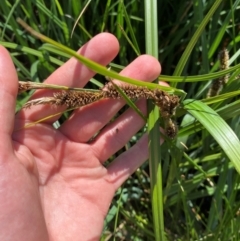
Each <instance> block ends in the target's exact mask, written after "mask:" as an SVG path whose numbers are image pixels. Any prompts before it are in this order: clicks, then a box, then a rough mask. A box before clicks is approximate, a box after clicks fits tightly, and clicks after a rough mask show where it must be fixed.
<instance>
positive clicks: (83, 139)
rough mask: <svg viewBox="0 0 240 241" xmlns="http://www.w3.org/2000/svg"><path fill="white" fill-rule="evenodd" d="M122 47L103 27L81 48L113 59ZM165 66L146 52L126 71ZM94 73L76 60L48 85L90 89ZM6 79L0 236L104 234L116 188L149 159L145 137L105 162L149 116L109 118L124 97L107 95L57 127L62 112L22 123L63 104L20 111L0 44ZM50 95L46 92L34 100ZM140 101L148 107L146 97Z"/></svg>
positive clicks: (143, 72)
mask: <svg viewBox="0 0 240 241" xmlns="http://www.w3.org/2000/svg"><path fill="white" fill-rule="evenodd" d="M118 50H119V44H118V42H117V40H116V38H115V37H114V36H113V35H111V34H108V33H102V34H99V35H97V36H95V37H94V38H93V39H92V40H90V41H89V42H88V43H87V44H85V45H84V46H83V47H82V48H81V49H80V50H79V52H80V53H81V54H83V55H84V56H86V57H88V58H90V59H92V60H94V61H96V62H98V63H100V64H102V65H107V64H108V63H110V62H111V61H112V60H113V59H114V57H115V56H116V55H117V53H118ZM160 70H161V67H160V64H159V63H158V61H157V60H156V59H154V58H153V57H151V56H147V55H142V56H140V57H138V58H137V59H135V60H134V61H133V62H132V63H131V64H129V65H128V66H127V67H126V68H125V69H124V70H123V71H122V72H121V74H122V75H124V76H131V77H133V78H136V79H139V80H142V81H152V80H154V79H155V78H156V77H157V76H158V75H159V74H160ZM93 75H94V73H93V72H92V71H91V70H89V69H88V68H87V67H85V66H83V65H81V64H80V63H79V62H78V61H77V60H76V59H74V58H72V59H70V60H69V61H68V62H66V63H65V64H64V65H63V66H61V67H60V68H59V69H57V70H56V71H55V72H54V73H52V75H51V76H49V77H48V79H47V80H46V81H45V83H52V84H59V85H66V86H76V87H84V85H85V84H86V83H87V82H88V81H89V79H90V78H91V77H92V76H93ZM0 85H1V88H0V101H1V105H0V113H1V115H0V126H1V132H0V139H1V140H2V141H0V150H1V151H0V224H1V225H0V240H5V241H10V240H13V241H17V240H25V241H27V240H31V241H32V240H35V241H37V240H41V241H43V240H54V241H61V240H85V241H90V240H91V241H93V240H99V239H100V236H101V232H102V228H103V222H104V218H105V216H106V214H107V212H108V209H109V205H110V203H111V200H112V198H113V196H114V193H115V191H116V190H117V189H118V188H119V187H120V186H121V185H122V184H123V182H124V181H125V180H126V179H127V178H128V177H129V176H130V175H131V174H132V173H133V172H134V171H135V170H136V169H137V168H138V167H139V166H140V165H141V164H142V163H143V162H144V161H145V160H146V159H147V157H148V150H147V136H146V135H145V136H143V137H142V138H141V139H140V140H139V141H138V143H137V144H136V145H135V146H133V147H132V148H131V149H129V150H128V151H126V152H125V153H123V154H121V155H120V156H118V157H117V158H116V159H115V160H114V161H113V162H112V163H111V164H110V165H109V166H108V167H107V168H105V167H103V165H102V164H103V163H104V162H105V161H106V160H107V159H108V158H109V157H110V156H111V155H112V154H114V153H115V152H117V151H118V150H119V149H120V148H121V147H122V146H124V144H126V143H127V141H128V140H129V139H130V138H131V137H132V136H133V135H134V134H135V133H136V132H137V131H138V130H139V129H140V128H141V127H142V126H143V125H144V122H143V120H142V119H141V118H140V117H139V116H138V115H137V114H136V113H135V112H134V111H133V110H131V109H129V110H127V111H126V112H125V113H123V114H122V115H121V116H120V117H118V118H117V119H116V120H115V121H114V122H111V123H110V124H108V123H109V121H110V120H111V119H112V117H113V116H114V115H115V114H116V113H117V112H118V110H119V109H120V108H121V107H122V106H123V105H124V102H123V101H121V100H109V99H105V100H101V101H99V102H97V103H94V104H91V105H87V106H84V107H82V108H80V109H78V110H76V111H75V112H74V113H73V115H72V116H71V117H70V118H69V120H67V121H66V122H65V123H63V124H62V126H61V127H60V128H59V129H58V130H56V129H54V128H53V127H52V123H53V122H54V121H56V120H57V119H58V118H59V116H56V117H54V118H52V119H50V120H46V121H44V122H41V123H39V124H36V125H34V126H32V127H30V128H22V127H23V126H24V125H26V124H27V123H32V122H34V121H36V120H39V119H41V118H43V117H46V116H48V115H51V114H54V113H58V112H59V111H62V110H64V109H63V108H56V107H50V106H47V105H44V106H43V105H42V106H33V107H31V108H30V109H27V110H22V111H20V112H19V113H17V114H15V105H16V96H17V90H18V78H17V74H16V70H15V67H14V65H13V63H12V60H11V57H10V56H9V53H8V52H7V50H6V49H5V48H3V47H1V46H0ZM51 93H52V92H51V91H42V90H40V91H37V92H35V94H34V95H33V97H32V98H39V97H43V96H49V95H51ZM137 106H138V107H139V108H140V109H141V110H142V112H143V113H146V103H145V101H144V100H141V101H139V102H138V103H137ZM21 128H22V129H21ZM99 130H101V131H100V133H99V135H98V136H97V137H96V138H95V139H94V140H91V138H92V137H93V136H94V135H95V134H96V133H97V132H98V131H99Z"/></svg>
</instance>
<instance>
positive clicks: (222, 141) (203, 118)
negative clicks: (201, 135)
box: [183, 99, 240, 174]
mask: <svg viewBox="0 0 240 241" xmlns="http://www.w3.org/2000/svg"><path fill="white" fill-rule="evenodd" d="M183 104H184V109H186V110H187V111H188V112H189V113H190V114H192V115H193V116H194V117H195V118H196V119H197V120H198V121H199V122H200V123H201V124H202V125H203V126H204V127H205V128H206V129H207V130H208V131H209V133H210V134H211V135H212V136H213V137H214V139H215V140H216V142H218V144H219V145H220V146H221V148H222V149H223V151H224V152H225V154H226V156H227V157H228V158H229V160H230V161H231V162H232V163H233V165H234V167H235V168H236V170H237V171H238V173H239V174H240V161H239V160H240V142H239V139H238V137H237V136H236V134H235V133H234V132H233V130H232V129H231V128H230V127H229V125H228V124H227V123H226V122H225V121H224V120H223V119H222V118H221V116H219V115H218V113H217V112H215V111H214V110H213V109H212V108H210V107H209V106H207V105H206V104H204V103H202V102H200V101H197V100H191V99H188V100H185V101H184V102H183Z"/></svg>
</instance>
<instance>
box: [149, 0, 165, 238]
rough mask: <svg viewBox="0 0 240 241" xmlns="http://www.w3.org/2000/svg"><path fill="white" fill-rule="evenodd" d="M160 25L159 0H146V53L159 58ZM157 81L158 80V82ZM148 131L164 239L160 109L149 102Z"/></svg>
mask: <svg viewBox="0 0 240 241" xmlns="http://www.w3.org/2000/svg"><path fill="white" fill-rule="evenodd" d="M157 33H158V27H157V0H152V1H149V0H145V36H146V53H147V54H150V55H153V56H154V57H156V58H158V35H157ZM155 83H157V80H156V82H155ZM148 113H149V119H148V133H149V142H148V146H149V168H150V178H151V203H152V212H153V225H154V234H155V240H157V241H160V240H161V241H163V240H165V237H164V218H163V191H162V166H161V148H160V143H159V140H160V132H159V124H160V121H159V117H160V116H159V110H158V108H157V106H154V105H153V104H152V103H148Z"/></svg>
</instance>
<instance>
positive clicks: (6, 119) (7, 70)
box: [0, 46, 18, 151]
mask: <svg viewBox="0 0 240 241" xmlns="http://www.w3.org/2000/svg"><path fill="white" fill-rule="evenodd" d="M0 86H1V88H0V102H1V104H0V113H1V115H0V126H1V131H0V139H1V140H2V141H0V150H2V151H3V150H5V151H9V150H10V149H11V150H12V146H11V134H12V131H13V126H14V117H15V106H16V96H17V92H18V77H17V73H16V70H15V67H14V65H13V62H12V59H11V57H10V55H9V53H8V51H7V50H6V49H5V48H4V47H3V46H0ZM2 147H3V148H2ZM9 148H10V149H9Z"/></svg>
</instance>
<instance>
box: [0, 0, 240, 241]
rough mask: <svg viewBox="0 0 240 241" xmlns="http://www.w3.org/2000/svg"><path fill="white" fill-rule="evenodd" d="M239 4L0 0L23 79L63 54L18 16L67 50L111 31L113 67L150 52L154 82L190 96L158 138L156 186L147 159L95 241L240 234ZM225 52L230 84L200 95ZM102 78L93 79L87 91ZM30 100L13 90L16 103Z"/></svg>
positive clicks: (1, 37)
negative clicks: (169, 131) (170, 129)
mask: <svg viewBox="0 0 240 241" xmlns="http://www.w3.org/2000/svg"><path fill="white" fill-rule="evenodd" d="M88 3H89V4H88ZM87 4H88V5H87ZM86 5H87V8H86V10H85V11H84V12H83V14H82V16H81V18H80V20H79V21H78V22H77V25H76V28H75V29H74V31H73V34H72V36H71V32H72V30H73V27H74V24H75V22H76V20H77V18H78V17H79V15H80V13H81V12H82V10H83V9H84V7H85V6H86ZM239 8H240V1H239V0H235V1H234V0H226V1H223V0H222V1H219V0H212V1H211V0H205V1H204V0H202V1H201V0H198V1H182V0H180V1H154V0H151V1H148V0H146V1H145V2H144V1H140V0H132V1H125V2H124V1H110V0H108V1H107V0H105V1H99V0H96V1H74V0H73V1H63V0H55V1H53V0H51V1H46V0H36V1H32V0H25V1H21V0H18V1H10V0H9V1H6V0H3V1H2V2H1V4H0V13H1V14H0V44H2V45H4V46H6V47H7V48H8V49H9V51H10V52H11V55H12V58H13V61H14V63H15V65H16V68H17V71H18V75H19V79H21V80H32V81H36V82H41V81H43V80H44V79H45V78H47V76H48V75H49V74H50V73H52V72H53V71H54V70H55V69H56V68H57V67H58V66H60V65H61V64H62V63H63V62H65V61H66V60H67V59H68V58H69V55H68V54H66V52H64V51H63V50H59V49H56V48H54V46H53V45H51V44H49V43H43V42H42V41H40V40H39V39H36V38H34V37H32V36H31V35H30V34H28V33H26V32H25V30H24V29H23V28H22V27H21V26H19V24H18V23H17V22H16V18H17V17H20V18H22V19H24V20H25V21H26V22H27V23H28V24H29V25H30V26H31V27H33V28H34V29H35V30H37V31H39V32H41V33H43V34H44V35H46V36H48V37H50V38H51V39H54V40H55V41H57V42H59V43H62V44H63V45H65V46H68V47H69V48H71V49H74V50H77V49H78V48H79V47H80V46H82V45H83V44H84V43H85V42H86V41H88V40H89V39H90V38H91V36H94V35H95V34H97V33H99V32H102V31H108V32H111V33H113V34H115V35H116V37H117V38H118V40H119V42H120V46H121V49H120V52H119V55H118V57H117V58H116V59H115V60H114V63H112V68H114V70H116V71H119V70H120V69H121V68H123V67H124V66H126V65H127V64H128V63H130V62H131V61H132V60H133V59H134V58H136V57H137V55H138V54H141V53H146V52H147V53H150V54H152V55H154V56H156V57H158V59H159V61H160V62H161V65H162V75H161V76H160V77H159V78H160V79H161V80H167V81H169V83H170V85H171V86H172V87H175V88H178V89H181V90H184V91H185V92H186V94H187V96H186V99H185V100H184V101H183V102H182V104H181V106H180V107H179V109H178V111H177V114H176V122H177V124H178V128H179V132H178V136H177V138H176V139H175V140H173V141H167V142H165V143H164V144H163V146H162V148H161V149H160V150H159V151H160V158H156V156H158V157H159V155H158V154H157V151H156V150H151V152H152V156H153V160H150V162H149V163H150V169H151V167H154V164H157V168H159V167H160V172H157V173H155V174H156V175H157V176H156V178H157V180H160V179H161V180H162V183H160V184H159V183H158V184H155V183H153V177H152V176H153V174H154V173H152V172H150V171H149V165H148V162H146V163H145V164H144V165H143V166H142V167H141V168H139V169H138V170H137V171H136V173H135V174H134V175H132V177H131V178H129V180H127V181H126V183H125V184H124V185H123V186H122V187H121V188H120V189H119V190H118V192H117V193H116V195H115V198H114V200H113V202H112V205H111V208H110V211H109V214H108V216H107V217H106V221H105V227H104V231H103V234H102V240H220V239H221V240H240V234H239V224H240V222H239V214H240V211H239V203H240V198H239V194H240V193H239V172H240V161H239V160H240V154H239V151H240V148H239V147H240V143H239V140H238V138H239V135H240V128H239V122H240V119H239V110H240V108H239V107H240V102H239V98H238V95H239V94H240V93H239V91H238V89H239V86H240V82H239V72H240V70H239V66H238V56H239V53H240V52H239V41H240V37H239V29H240V28H239V26H240V25H239V22H240V21H239V20H240V19H239V18H240V17H239V16H240V14H239V10H240V9H239ZM151 44H153V47H152V48H151ZM154 46H155V47H154ZM224 48H227V49H228V50H229V54H230V61H229V62H230V70H229V73H228V74H229V81H228V83H227V84H226V86H224V87H223V90H222V92H221V93H220V95H218V96H216V97H214V98H209V99H206V95H207V92H208V89H209V88H210V86H211V82H212V80H214V79H216V78H217V77H219V76H220V75H224V74H226V72H219V61H218V53H219V51H221V50H222V49H224ZM105 82H106V80H105V78H104V77H103V76H101V75H97V76H96V77H95V78H94V79H92V81H91V82H89V84H88V86H87V88H93V89H96V88H99V86H101V85H102V84H104V83H105ZM28 98H29V94H23V95H21V96H19V98H18V103H17V108H20V107H21V106H22V104H23V103H25V102H26V100H27V99H28ZM66 117H67V114H65V116H63V118H62V120H64V118H66ZM150 121H151V120H150ZM160 122H161V119H160ZM60 124H61V120H60ZM148 124H149V126H151V122H149V123H148ZM145 129H146V128H145ZM145 129H143V130H141V131H140V132H139V133H137V134H136V135H135V136H133V137H132V139H131V141H130V142H129V143H128V145H126V147H125V148H128V147H129V146H131V145H133V144H134V143H135V142H136V141H137V140H138V139H139V138H140V136H141V135H142V132H144V131H146V130H145ZM150 133H151V131H150ZM150 138H155V141H156V139H157V138H156V137H154V136H151V137H150ZM182 143H183V144H184V145H185V146H187V149H186V148H185V147H184V145H183V144H182ZM122 151H124V150H121V151H119V153H121V152H122ZM119 153H118V154H119ZM154 157H155V158H154ZM113 158H114V157H113ZM156 171H158V169H157V170H156ZM159 176H160V177H159ZM159 178H160V179H159ZM150 183H151V184H150ZM156 185H157V187H158V189H159V188H160V193H157V194H156V199H155V198H154V197H155V193H154V191H153V190H154V187H156ZM106 191H107V190H106ZM156 200H160V201H159V202H160V203H161V205H163V208H161V209H159V202H157V203H155V202H156ZM161 205H160V207H161ZM156 220H157V221H156ZM161 228H163V229H164V232H161V234H160V235H159V230H161Z"/></svg>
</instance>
